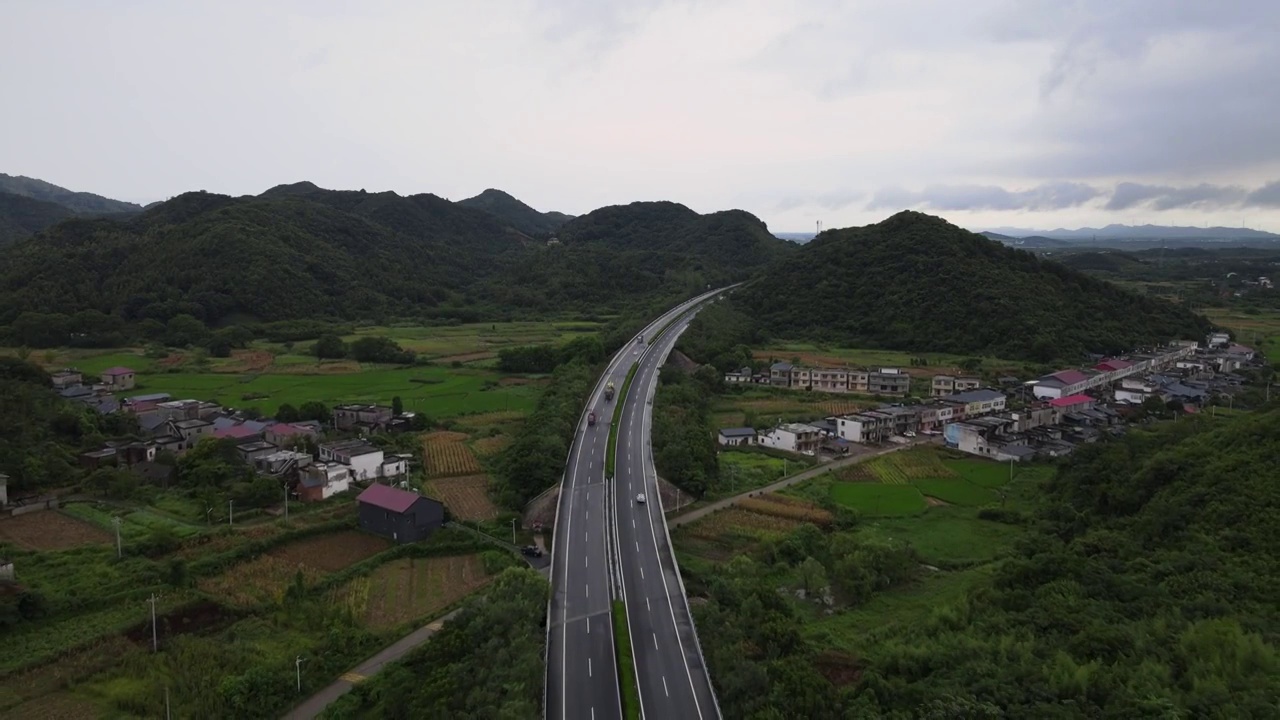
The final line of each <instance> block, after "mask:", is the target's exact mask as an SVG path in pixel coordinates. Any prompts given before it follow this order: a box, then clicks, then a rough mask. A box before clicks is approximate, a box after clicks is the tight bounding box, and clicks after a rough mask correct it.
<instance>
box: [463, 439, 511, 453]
mask: <svg viewBox="0 0 1280 720" xmlns="http://www.w3.org/2000/svg"><path fill="white" fill-rule="evenodd" d="M510 442H511V438H509V437H507V436H506V435H494V436H491V437H486V438H480V439H479V440H477V441H475V442H473V443H471V449H472V450H473V451H474V452H475V454H476V455H478V456H480V457H482V458H483V457H489V456H491V455H496V454H498V453H499V452H501V451H502V448H504V447H506V446H507V445H508V444H510Z"/></svg>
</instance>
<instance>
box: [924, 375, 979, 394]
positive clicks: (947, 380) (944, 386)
mask: <svg viewBox="0 0 1280 720" xmlns="http://www.w3.org/2000/svg"><path fill="white" fill-rule="evenodd" d="M981 386H982V380H981V379H980V378H976V377H972V376H961V377H952V376H951V375H934V376H933V381H932V382H931V383H930V386H929V395H930V397H942V396H944V395H951V394H954V393H958V392H965V391H966V390H977V389H978V388H979V387H981Z"/></svg>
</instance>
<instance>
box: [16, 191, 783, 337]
mask: <svg viewBox="0 0 1280 720" xmlns="http://www.w3.org/2000/svg"><path fill="white" fill-rule="evenodd" d="M561 230H562V232H561V233H560V235H561V238H562V240H561V241H559V242H555V243H550V242H543V241H534V240H531V239H530V238H529V237H528V235H526V234H524V233H522V232H519V231H517V230H515V229H513V228H511V227H510V226H509V225H508V224H507V223H505V222H503V221H502V220H500V219H499V218H497V217H495V216H493V215H491V214H489V213H487V212H484V211H481V210H478V209H475V208H472V207H467V206H465V205H461V204H459V203H454V202H450V201H448V200H445V199H443V198H440V197H437V196H435V195H430V194H422V195H412V196H408V197H402V196H400V195H397V194H395V193H391V192H382V193H369V192H365V191H363V190H355V191H351V190H325V189H322V188H319V187H317V186H315V185H313V184H311V183H295V184H292V185H281V186H277V187H274V188H272V189H270V190H268V191H266V192H264V193H262V195H259V196H256V197H254V196H246V197H240V198H232V197H228V196H225V195H218V194H214V193H206V192H189V193H185V194H183V195H179V196H177V197H175V198H172V199H171V200H168V201H166V202H163V203H160V204H158V205H154V206H152V207H150V208H148V209H147V210H146V211H144V212H141V213H138V214H136V215H133V216H131V217H126V218H79V217H73V218H71V219H68V220H66V221H64V222H61V223H58V224H56V225H54V226H52V227H50V228H48V229H46V230H45V231H44V232H42V233H41V234H40V235H38V236H36V237H34V238H30V239H27V240H21V241H18V242H15V243H12V244H10V245H9V246H7V247H4V248H0V326H4V325H9V326H10V327H11V329H12V332H13V334H14V338H13V339H15V340H20V341H21V342H23V343H25V344H28V345H33V346H35V345H37V344H45V345H48V344H61V342H60V341H65V340H66V338H67V337H68V336H69V335H70V334H74V333H84V332H86V330H84V329H82V326H83V327H88V328H92V327H93V325H94V323H95V322H102V317H103V314H105V315H106V316H111V317H114V318H119V319H120V320H119V321H118V322H117V321H113V327H115V326H117V325H119V324H120V323H121V322H122V323H124V325H125V327H123V328H119V327H117V328H116V329H117V330H119V331H121V332H130V329H129V328H135V330H136V328H138V327H142V325H144V324H146V323H147V321H158V322H161V323H163V322H167V321H168V320H169V319H171V318H173V317H174V316H176V315H180V314H188V315H192V316H195V317H196V318H198V319H200V320H203V321H204V322H206V323H207V324H209V325H221V324H227V323H241V322H253V321H262V322H270V321H278V320H296V319H308V318H316V319H323V318H341V319H349V320H386V319H390V318H398V317H404V318H419V319H421V318H440V317H443V318H454V319H458V320H464V321H476V320H486V319H504V318H511V317H517V316H518V317H533V316H540V315H545V314H546V313H549V312H565V311H577V312H595V313H616V312H619V311H621V310H625V309H626V308H628V307H634V306H635V304H636V303H638V302H642V301H645V302H647V301H651V300H653V299H655V298H665V297H668V296H671V295H676V294H680V295H687V294H690V293H692V292H693V291H695V290H697V289H699V288H704V287H706V286H707V285H708V284H710V283H717V282H728V281H732V280H740V279H744V278H745V277H747V275H748V274H749V273H750V272H751V271H753V270H754V269H757V268H759V267H762V266H763V265H765V264H766V263H768V262H771V261H772V260H774V259H775V258H777V257H779V256H781V254H783V253H785V252H786V251H787V250H788V249H789V248H790V247H794V246H792V245H791V244H790V243H786V242H785V241H782V240H778V239H777V238H774V237H773V236H772V235H770V234H769V232H768V228H767V227H765V225H764V223H762V222H760V221H759V220H758V219H756V218H755V217H753V216H751V215H749V214H747V213H744V212H741V211H729V212H723V213H713V214H710V215H699V214H697V213H695V212H693V211H692V210H689V209H688V208H685V207H683V206H680V205H675V204H674V203H637V204H634V205H631V206H625V207H620V208H603V209H601V210H598V211H596V212H594V213H590V214H588V215H585V216H583V217H580V218H576V219H574V220H572V221H570V222H568V223H566V224H565V225H564V226H563V227H562V228H561ZM86 311H92V312H89V313H88V314H84V313H85V312H86ZM151 327H153V328H154V324H151ZM18 328H21V330H19V329H18ZM77 337H78V335H77Z"/></svg>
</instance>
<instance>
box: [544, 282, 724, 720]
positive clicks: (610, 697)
mask: <svg viewBox="0 0 1280 720" xmlns="http://www.w3.org/2000/svg"><path fill="white" fill-rule="evenodd" d="M712 294H714V293H708V294H707V295H704V296H700V297H698V298H694V299H692V300H690V301H688V302H686V303H682V304H681V305H680V306H678V307H676V308H673V309H672V310H670V311H668V312H667V313H664V314H663V315H662V316H661V317H659V318H658V319H656V320H654V321H653V322H652V323H651V324H650V325H649V326H647V327H646V328H645V329H644V330H643V335H644V336H645V338H646V339H648V338H651V337H652V336H653V334H654V333H656V332H657V331H658V330H660V329H661V328H662V327H663V326H664V325H666V324H667V323H668V322H670V321H671V320H672V319H674V318H676V317H678V316H679V315H680V313H682V312H684V311H685V310H686V309H688V308H689V307H691V306H692V305H693V304H696V303H697V302H699V301H701V300H702V298H703V297H707V296H710V295H712ZM647 347H648V346H647V345H646V344H641V343H637V342H636V340H635V339H632V340H631V341H630V342H629V343H628V345H627V346H625V347H623V348H621V349H620V350H619V351H618V353H617V354H616V355H614V357H613V358H612V359H611V360H610V362H609V365H608V367H607V368H606V370H605V372H604V374H603V375H601V377H600V380H599V381H598V382H597V384H596V386H595V388H594V389H593V390H592V393H591V397H590V399H589V401H588V403H587V407H586V409H585V410H584V411H583V414H582V417H581V418H580V420H579V427H578V430H577V433H576V435H575V437H574V442H573V446H572V448H571V449H570V452H569V459H568V463H567V465H566V469H565V476H564V479H563V480H562V481H561V488H560V498H559V501H558V508H557V512H556V524H555V532H554V536H553V545H552V556H551V578H552V595H551V601H550V603H549V606H548V617H547V621H548V622H547V628H548V632H547V673H546V689H545V698H546V707H545V712H546V716H547V717H548V718H560V719H561V720H568V719H570V718H583V719H584V720H609V719H612V718H621V716H622V707H621V697H620V695H619V692H618V677H617V667H616V662H615V655H614V646H613V633H612V625H611V620H610V608H611V606H610V603H611V600H612V599H613V588H614V585H613V570H612V569H611V565H610V562H609V546H608V534H607V533H608V532H609V530H610V528H611V524H610V523H609V522H608V518H607V512H606V511H607V506H606V500H607V498H608V493H607V486H606V484H605V476H604V471H605V454H606V448H607V447H608V440H609V424H610V422H611V421H612V419H613V408H614V403H617V402H620V401H621V400H622V398H621V397H620V395H621V392H622V387H623V383H624V382H625V380H626V377H627V373H628V371H629V370H630V368H631V366H632V365H633V364H635V362H636V361H637V360H638V359H639V358H640V357H642V356H643V353H644V351H645V350H646V349H647ZM609 381H612V382H613V383H614V386H615V388H616V389H617V393H618V395H619V397H615V398H614V400H613V401H612V402H610V401H606V400H605V398H604V390H605V386H606V384H607V383H608V382H609ZM633 382H634V381H633ZM591 411H594V412H595V413H596V424H595V425H594V426H589V425H588V424H587V419H586V418H587V413H588V412H591Z"/></svg>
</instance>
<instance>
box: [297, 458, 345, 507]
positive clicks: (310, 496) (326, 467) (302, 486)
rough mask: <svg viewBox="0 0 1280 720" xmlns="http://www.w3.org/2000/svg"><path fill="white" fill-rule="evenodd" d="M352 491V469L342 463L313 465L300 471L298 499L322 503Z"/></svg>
mask: <svg viewBox="0 0 1280 720" xmlns="http://www.w3.org/2000/svg"><path fill="white" fill-rule="evenodd" d="M350 489H351V468H349V467H347V466H346V465H343V464H341V463H312V464H311V465H308V466H307V467H305V468H302V469H301V470H300V471H299V477H298V499H300V500H302V501H303V502H320V501H321V500H326V499H328V498H331V497H333V496H334V495H337V494H338V493H343V492H346V491H348V490H350Z"/></svg>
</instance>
